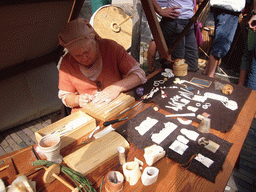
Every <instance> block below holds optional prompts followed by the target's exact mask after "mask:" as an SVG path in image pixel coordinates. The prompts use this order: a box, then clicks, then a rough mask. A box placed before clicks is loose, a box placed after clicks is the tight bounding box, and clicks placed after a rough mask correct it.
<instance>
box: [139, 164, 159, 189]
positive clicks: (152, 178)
mask: <svg viewBox="0 0 256 192" xmlns="http://www.w3.org/2000/svg"><path fill="white" fill-rule="evenodd" d="M158 174H159V169H157V168H156V167H146V168H145V169H144V171H143V173H142V176H141V181H142V183H143V185H145V186H148V185H151V184H153V183H155V182H156V181H157V177H158Z"/></svg>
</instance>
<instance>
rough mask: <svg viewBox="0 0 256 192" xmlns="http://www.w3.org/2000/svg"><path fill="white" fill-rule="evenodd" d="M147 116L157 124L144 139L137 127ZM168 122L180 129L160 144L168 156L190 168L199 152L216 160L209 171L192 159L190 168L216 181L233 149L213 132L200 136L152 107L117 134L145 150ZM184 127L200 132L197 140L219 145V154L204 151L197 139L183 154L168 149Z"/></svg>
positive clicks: (131, 120) (138, 115) (124, 125)
mask: <svg viewBox="0 0 256 192" xmlns="http://www.w3.org/2000/svg"><path fill="white" fill-rule="evenodd" d="M147 117H150V118H153V119H157V120H158V123H157V124H156V125H155V126H154V127H152V128H151V129H150V130H149V131H147V132H146V133H145V134H144V135H143V136H141V135H140V134H139V132H138V131H137V130H136V129H135V127H136V126H139V125H140V123H141V122H143V121H144V120H145V119H146V118H147ZM167 122H172V123H174V124H176V125H177V126H178V127H177V128H176V129H175V130H174V131H173V132H172V133H171V134H170V135H169V136H168V137H167V138H166V139H165V140H164V141H163V142H162V143H160V146H162V147H163V148H164V149H165V151H166V156H167V157H168V158H170V159H173V160H174V161H176V162H177V163H179V164H187V165H189V164H188V162H189V160H190V159H191V157H192V156H193V155H195V154H198V153H200V154H202V155H203V156H205V157H208V158H210V159H211V160H213V161H214V163H213V164H212V165H211V166H210V167H209V168H207V167H206V166H204V165H203V164H202V163H200V162H198V161H197V160H195V159H193V160H192V162H191V165H190V166H188V170H190V171H191V172H193V173H195V174H197V175H200V176H202V177H204V178H206V179H207V180H209V181H211V182H215V178H216V176H217V174H218V173H219V172H220V171H221V169H222V165H223V163H224V161H225V159H226V156H227V154H228V152H229V150H230V148H231V146H232V144H231V143H229V142H227V141H225V140H223V139H220V138H219V137H217V136H215V135H213V134H210V133H208V134H205V133H200V132H198V131H197V129H196V128H195V127H193V126H192V125H182V124H180V123H179V122H178V120H176V119H172V118H166V117H165V115H163V114H160V113H158V112H155V111H154V110H153V108H152V107H149V108H147V109H145V110H144V111H142V112H141V113H139V114H137V115H136V116H135V117H133V118H132V119H130V120H129V121H127V122H126V123H125V124H123V125H122V126H120V127H119V128H118V129H117V130H116V131H117V132H118V133H120V134H121V135H122V136H123V137H124V138H125V139H127V140H128V141H129V142H131V143H133V144H134V145H135V146H136V147H138V148H139V149H141V150H144V148H145V147H147V146H151V145H152V144H154V142H153V141H152V139H151V135H152V134H153V133H159V132H160V131H161V130H162V129H163V128H164V127H165V126H164V123H167ZM182 128H186V129H188V130H192V131H195V132H197V133H199V134H200V135H199V136H198V138H197V140H198V139H199V138H201V137H206V138H207V139H209V140H211V141H214V142H215V143H217V144H219V145H220V147H219V149H218V150H217V151H216V153H212V152H210V151H208V150H207V149H205V148H204V147H203V146H200V145H198V144H197V140H196V141H193V140H189V143H188V144H187V145H188V146H189V147H188V148H187V150H186V151H185V152H184V154H183V155H180V154H178V153H176V152H174V151H173V150H171V149H169V146H170V145H171V144H172V143H173V142H174V141H175V140H176V138H177V136H178V135H183V134H182V133H181V132H180V130H181V129H182ZM183 136H185V135H183ZM185 137H186V136H185Z"/></svg>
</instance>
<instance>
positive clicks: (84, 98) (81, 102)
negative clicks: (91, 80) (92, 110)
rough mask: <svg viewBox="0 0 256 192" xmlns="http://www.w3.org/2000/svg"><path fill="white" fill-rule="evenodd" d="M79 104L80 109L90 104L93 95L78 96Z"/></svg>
mask: <svg viewBox="0 0 256 192" xmlns="http://www.w3.org/2000/svg"><path fill="white" fill-rule="evenodd" d="M77 97H78V104H79V106H80V107H84V106H85V105H86V104H87V103H89V102H90V101H92V97H93V96H92V95H89V94H87V93H84V94H81V95H78V96H77Z"/></svg>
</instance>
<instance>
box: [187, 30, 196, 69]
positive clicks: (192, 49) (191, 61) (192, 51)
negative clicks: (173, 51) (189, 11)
mask: <svg viewBox="0 0 256 192" xmlns="http://www.w3.org/2000/svg"><path fill="white" fill-rule="evenodd" d="M185 60H186V63H187V64H188V70H189V71H197V70H198V47H197V43H196V38H195V32H194V28H193V27H192V28H191V29H190V30H189V31H188V32H187V34H186V35H185Z"/></svg>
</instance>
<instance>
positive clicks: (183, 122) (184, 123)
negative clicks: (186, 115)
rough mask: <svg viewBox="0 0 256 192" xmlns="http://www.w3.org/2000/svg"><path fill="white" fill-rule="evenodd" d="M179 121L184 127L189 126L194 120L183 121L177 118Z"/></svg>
mask: <svg viewBox="0 0 256 192" xmlns="http://www.w3.org/2000/svg"><path fill="white" fill-rule="evenodd" d="M177 120H178V121H179V122H180V123H181V124H183V125H189V124H190V123H191V122H192V120H183V119H181V118H179V117H178V118H177Z"/></svg>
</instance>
